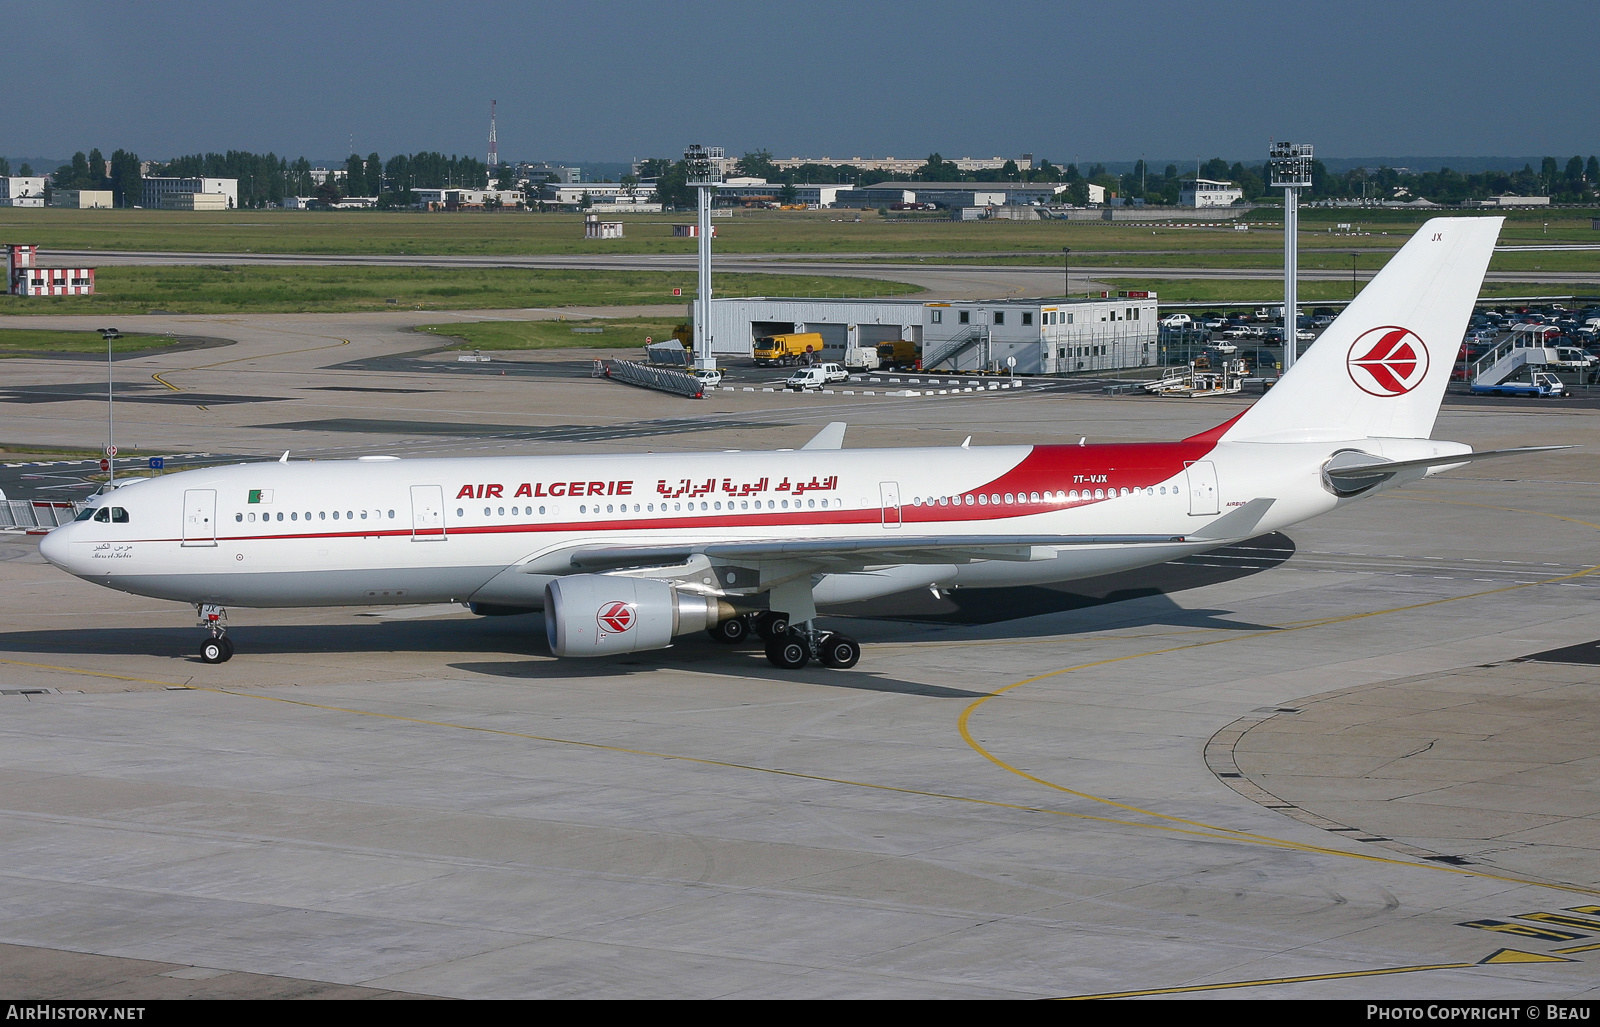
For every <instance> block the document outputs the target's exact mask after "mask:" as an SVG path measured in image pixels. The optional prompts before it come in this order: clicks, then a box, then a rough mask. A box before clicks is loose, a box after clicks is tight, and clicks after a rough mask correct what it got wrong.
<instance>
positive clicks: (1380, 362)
mask: <svg viewBox="0 0 1600 1027" xmlns="http://www.w3.org/2000/svg"><path fill="white" fill-rule="evenodd" d="M1345 365H1346V367H1347V368H1348V369H1349V371H1350V380H1351V381H1353V382H1355V383H1356V386H1357V387H1358V388H1360V389H1361V391H1362V392H1366V393H1370V394H1371V395H1374V396H1404V395H1405V394H1406V393H1408V392H1410V391H1411V390H1412V389H1414V388H1416V387H1417V386H1418V385H1421V384H1422V379H1424V378H1426V377H1427V376H1428V347H1426V346H1424V345H1423V344H1422V340H1421V339H1420V338H1418V337H1417V333H1416V332H1413V331H1412V330H1411V329H1409V328H1396V327H1394V326H1393V325H1389V326H1386V327H1383V328H1374V329H1372V330H1371V331H1369V332H1366V333H1364V334H1363V335H1361V336H1360V337H1359V338H1358V339H1356V341H1355V342H1353V343H1351V344H1350V355H1349V356H1348V357H1347V358H1346V360H1345Z"/></svg>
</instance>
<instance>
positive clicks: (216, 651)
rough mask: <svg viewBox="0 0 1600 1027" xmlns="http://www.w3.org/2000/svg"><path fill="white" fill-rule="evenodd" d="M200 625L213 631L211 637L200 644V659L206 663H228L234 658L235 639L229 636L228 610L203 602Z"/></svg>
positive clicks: (200, 607) (199, 607)
mask: <svg viewBox="0 0 1600 1027" xmlns="http://www.w3.org/2000/svg"><path fill="white" fill-rule="evenodd" d="M197 609H198V610H199V611H200V626H201V627H202V628H205V629H207V630H208V631H210V632H211V637H210V638H208V639H206V640H205V643H204V644H202V645H201V646H200V659H201V660H202V661H204V662H206V663H227V662H228V661H229V660H231V659H233V640H232V639H230V638H229V637H228V623H227V622H228V611H227V610H224V609H223V608H222V607H220V606H213V605H212V604H210V603H201V604H200V605H199V606H198V607H197Z"/></svg>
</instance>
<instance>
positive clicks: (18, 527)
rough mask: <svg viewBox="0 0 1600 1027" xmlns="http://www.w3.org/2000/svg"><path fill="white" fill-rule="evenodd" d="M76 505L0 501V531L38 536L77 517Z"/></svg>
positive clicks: (13, 500)
mask: <svg viewBox="0 0 1600 1027" xmlns="http://www.w3.org/2000/svg"><path fill="white" fill-rule="evenodd" d="M78 509H79V508H78V505H77V504H74V503H64V502H48V501H46V500H42V499H6V500H0V531H6V530H9V531H26V532H27V533H28V534H30V535H31V534H40V533H43V532H46V531H49V530H50V529H51V528H54V527H57V526H59V525H62V524H66V523H67V522H68V521H70V520H72V519H73V518H74V517H76V516H78Z"/></svg>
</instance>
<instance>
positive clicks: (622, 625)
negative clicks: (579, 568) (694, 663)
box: [544, 574, 737, 656]
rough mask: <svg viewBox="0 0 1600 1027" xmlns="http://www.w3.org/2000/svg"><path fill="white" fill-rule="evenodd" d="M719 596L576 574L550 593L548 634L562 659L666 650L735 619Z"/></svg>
mask: <svg viewBox="0 0 1600 1027" xmlns="http://www.w3.org/2000/svg"><path fill="white" fill-rule="evenodd" d="M735 616H737V613H736V612H735V611H734V609H733V607H732V606H730V605H728V604H727V603H726V602H723V601H722V600H720V599H717V598H716V597H714V596H701V595H695V594H693V593H691V592H680V591H678V590H677V589H675V588H673V587H672V585H670V584H668V583H667V582H665V581H659V580H657V579H655V578H630V577H623V576H620V575H611V574H574V575H571V576H569V577H564V578H556V579H555V580H554V581H552V582H550V584H548V585H546V586H545V590H544V630H545V635H546V636H547V637H548V638H549V639H550V651H551V652H553V653H555V654H556V655H557V656H610V655H612V654H613V653H633V652H638V651H640V650H642V649H664V648H666V647H667V646H669V645H671V644H672V636H674V635H683V634H687V633H689V632H691V631H703V630H705V629H706V628H712V627H716V626H717V625H718V624H719V623H721V622H722V621H725V620H732V619H733V618H734V617H735Z"/></svg>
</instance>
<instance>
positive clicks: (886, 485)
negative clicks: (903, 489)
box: [878, 481, 901, 528]
mask: <svg viewBox="0 0 1600 1027" xmlns="http://www.w3.org/2000/svg"><path fill="white" fill-rule="evenodd" d="M878 492H879V494H880V495H881V496H882V497H883V526H884V527H885V528H898V527H900V524H901V520H900V483H899V482H897V481H885V482H879V483H878Z"/></svg>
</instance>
